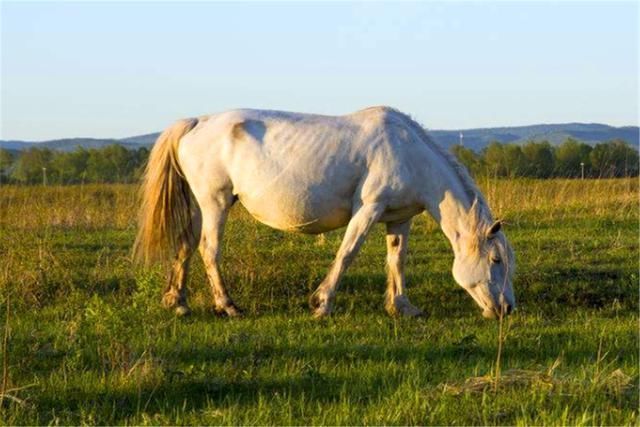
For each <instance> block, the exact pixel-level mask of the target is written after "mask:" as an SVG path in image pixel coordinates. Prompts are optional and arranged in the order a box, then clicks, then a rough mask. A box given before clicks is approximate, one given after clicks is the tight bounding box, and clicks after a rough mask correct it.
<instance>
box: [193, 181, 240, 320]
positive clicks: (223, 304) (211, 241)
mask: <svg viewBox="0 0 640 427" xmlns="http://www.w3.org/2000/svg"><path fill="white" fill-rule="evenodd" d="M233 202H234V198H233V195H231V194H226V193H219V194H217V195H216V196H214V197H212V198H210V199H209V200H208V201H207V203H203V204H201V208H202V214H203V224H202V237H201V239H200V255H201V256H202V260H203V261H204V265H205V269H206V271H207V277H208V279H209V284H210V285H211V292H212V293H213V299H214V304H215V310H216V312H218V313H220V314H225V315H227V316H229V317H238V316H240V315H241V314H242V312H241V311H240V309H238V307H237V306H236V305H235V304H234V303H233V301H232V300H231V298H230V297H229V294H228V293H227V290H226V287H225V284H224V280H223V278H222V274H221V272H220V252H221V244H222V233H223V232H224V225H225V223H226V220H227V215H228V213H229V209H230V208H231V206H232V205H233Z"/></svg>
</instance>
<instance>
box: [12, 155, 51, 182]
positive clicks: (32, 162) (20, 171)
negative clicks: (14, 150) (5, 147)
mask: <svg viewBox="0 0 640 427" xmlns="http://www.w3.org/2000/svg"><path fill="white" fill-rule="evenodd" d="M51 157H52V152H51V150H49V149H47V148H35V147H34V148H29V149H28V150H26V151H23V152H22V154H20V157H19V158H18V160H17V161H16V164H15V167H14V168H13V171H12V172H11V177H12V178H13V179H15V180H16V181H18V182H21V183H23V184H36V183H41V182H42V181H43V176H44V174H45V169H46V170H47V171H50V170H51V166H50V160H51Z"/></svg>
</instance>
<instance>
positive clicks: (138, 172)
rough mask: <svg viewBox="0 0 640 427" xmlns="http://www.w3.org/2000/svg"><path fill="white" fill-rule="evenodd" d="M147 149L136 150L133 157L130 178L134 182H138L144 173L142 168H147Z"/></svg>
mask: <svg viewBox="0 0 640 427" xmlns="http://www.w3.org/2000/svg"><path fill="white" fill-rule="evenodd" d="M149 152H150V151H149V149H148V148H147V147H140V148H138V149H137V150H136V151H135V152H134V155H133V158H134V162H135V168H134V170H133V174H132V178H133V180H134V181H138V180H140V178H142V175H143V173H144V168H145V167H146V166H147V161H148V160H149Z"/></svg>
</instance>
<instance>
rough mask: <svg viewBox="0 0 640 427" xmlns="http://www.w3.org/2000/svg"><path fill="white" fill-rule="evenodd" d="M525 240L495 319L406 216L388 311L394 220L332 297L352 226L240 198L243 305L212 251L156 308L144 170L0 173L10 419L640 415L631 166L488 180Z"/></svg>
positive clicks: (392, 420) (585, 419)
mask: <svg viewBox="0 0 640 427" xmlns="http://www.w3.org/2000/svg"><path fill="white" fill-rule="evenodd" d="M479 185H480V187H481V190H482V191H483V192H484V194H485V196H486V197H487V200H488V202H489V204H490V206H491V207H492V209H493V212H494V214H495V216H496V217H498V218H504V219H505V220H506V222H507V224H508V225H506V226H505V233H506V234H507V236H508V237H509V239H510V241H511V243H512V244H513V247H514V250H515V252H516V257H517V272H516V276H515V281H514V289H515V293H516V298H517V301H518V308H517V311H516V312H515V313H514V315H513V316H511V317H509V318H508V319H507V320H506V321H505V322H504V324H503V329H504V331H503V332H504V342H503V349H502V354H501V361H500V366H499V370H500V373H501V377H500V379H499V381H498V382H497V384H496V382H495V381H494V380H495V373H496V370H497V369H496V368H497V366H496V356H497V351H498V343H499V341H498V323H497V322H495V321H488V320H484V319H482V318H481V316H480V312H479V309H478V308H477V307H476V305H475V303H474V302H473V301H472V299H471V298H470V297H469V296H468V295H467V294H466V293H465V292H464V290H463V289H461V288H459V287H458V286H457V285H456V284H455V282H454V280H453V278H452V277H451V273H450V270H451V263H452V252H451V250H450V247H449V246H448V245H449V244H448V242H447V240H446V239H445V238H444V236H443V235H442V233H441V232H440V231H439V230H438V228H437V225H436V224H435V222H434V221H433V220H432V219H431V218H429V217H427V216H426V215H421V216H420V217H418V219H417V220H416V221H414V224H413V226H412V235H411V238H410V244H409V257H408V261H407V270H406V271H407V277H408V293H409V296H410V299H411V301H412V302H413V303H414V304H415V305H417V306H418V307H420V308H422V309H424V310H425V311H426V313H427V314H428V315H427V316H426V317H425V318H419V319H404V318H399V319H394V318H390V317H388V316H387V314H386V313H385V311H384V309H383V301H384V289H385V279H386V275H385V272H384V261H385V245H384V231H383V230H384V227H383V226H381V225H377V226H376V227H375V229H374V231H373V232H372V234H371V235H370V236H369V238H368V239H367V241H366V243H365V245H364V247H363V249H362V251H361V252H360V254H359V255H358V257H357V258H356V261H355V262H354V264H353V265H352V266H351V267H350V269H349V271H348V272H347V274H346V276H345V278H344V280H343V282H342V286H341V289H340V291H339V292H338V295H337V300H336V307H335V312H334V314H333V315H332V317H330V318H328V319H321V320H314V319H313V318H312V317H311V315H310V313H309V309H308V306H307V298H308V296H309V294H310V293H311V292H312V291H313V290H314V289H315V287H316V286H317V284H318V283H319V282H320V281H321V280H322V278H323V276H324V274H325V273H326V271H327V268H328V267H329V265H330V263H331V261H332V260H333V257H334V254H335V252H336V250H337V247H338V245H339V243H340V239H341V236H342V232H343V231H342V230H338V231H336V232H332V233H328V234H326V235H322V236H316V237H313V236H305V235H297V234H289V233H287V234H285V233H281V232H277V231H273V230H271V229H269V228H267V227H265V226H263V225H260V224H258V223H257V222H255V221H254V220H253V219H251V218H250V217H249V216H248V214H246V212H244V211H243V209H242V207H240V206H236V207H234V208H233V210H232V213H231V218H230V220H229V223H228V224H227V228H226V233H225V238H224V242H225V246H224V250H223V258H222V268H223V273H224V274H225V276H226V279H227V283H228V284H229V291H230V292H231V295H232V297H233V298H234V300H235V302H236V303H237V304H238V305H239V306H240V307H241V308H243V309H244V311H245V314H246V315H245V317H244V318H242V319H228V318H221V317H217V316H216V315H215V313H214V312H213V310H212V301H211V294H210V291H209V288H208V285H207V284H206V280H205V275H204V271H203V267H202V263H201V262H200V260H199V258H195V259H194V262H193V264H192V270H191V271H192V274H191V276H190V279H189V287H190V293H191V298H190V300H191V307H192V309H193V314H192V315H191V316H190V317H188V318H176V317H174V315H173V312H172V311H167V310H164V309H163V308H162V307H161V306H160V298H161V294H162V290H163V287H164V273H163V270H162V268H161V267H157V268H155V269H152V270H143V269H141V268H138V267H135V266H134V265H133V264H132V263H131V260H130V249H131V244H132V242H133V239H134V235H135V229H136V222H135V221H136V210H137V198H136V187H135V186H127V185H87V186H68V187H41V186H40V187H15V186H2V187H0V290H1V292H0V315H1V317H0V319H2V320H1V322H2V324H3V325H4V327H3V331H4V332H5V333H4V341H3V342H4V344H3V347H2V359H3V373H4V375H3V380H2V385H1V387H2V389H0V392H2V393H4V399H3V400H2V402H1V406H0V422H1V423H2V424H50V423H51V424H263V425H264V424H288V425H291V424H332V425H333V424H339V425H344V424H350V425H352V424H396V425H403V424H467V425H468V424H520V425H523V424H564V425H566V424H576V425H592V424H611V425H620V424H634V425H636V424H637V423H638V421H639V420H638V378H639V372H638V371H639V369H638V344H639V343H638V299H639V292H638V249H639V248H638V190H639V189H638V180H637V179H617V180H585V181H579V180H538V181H536V180H480V182H479Z"/></svg>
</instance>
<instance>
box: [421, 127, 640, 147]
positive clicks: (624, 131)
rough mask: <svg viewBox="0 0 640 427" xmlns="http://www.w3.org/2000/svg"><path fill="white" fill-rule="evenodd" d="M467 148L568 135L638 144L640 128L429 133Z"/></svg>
mask: <svg viewBox="0 0 640 427" xmlns="http://www.w3.org/2000/svg"><path fill="white" fill-rule="evenodd" d="M460 132H462V135H463V138H462V140H463V144H464V146H465V147H467V148H471V149H473V150H475V151H479V150H481V149H482V148H484V147H485V146H487V145H488V144H489V143H490V142H491V141H500V142H503V143H510V144H524V143H526V142H528V141H549V143H550V144H551V145H560V144H562V143H563V142H564V141H566V139H567V138H574V139H577V140H579V141H582V142H584V143H586V144H590V145H595V144H597V143H600V142H606V141H610V140H612V139H622V140H624V141H626V142H627V143H628V144H630V145H632V146H634V147H636V148H638V144H639V140H640V136H639V135H640V131H639V128H638V127H637V126H623V127H613V126H608V125H603V124H599V123H566V124H551V125H547V124H542V125H530V126H512V127H501V128H483V129H461V130H430V131H429V134H430V135H431V136H432V137H433V139H435V140H436V142H438V143H439V144H441V145H443V146H445V147H449V146H451V145H454V144H459V143H460Z"/></svg>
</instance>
